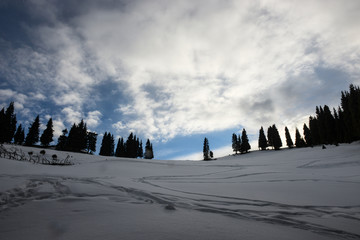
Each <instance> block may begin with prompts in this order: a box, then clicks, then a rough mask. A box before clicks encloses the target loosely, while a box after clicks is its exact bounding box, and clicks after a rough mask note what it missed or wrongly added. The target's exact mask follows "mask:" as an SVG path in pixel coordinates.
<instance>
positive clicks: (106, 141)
mask: <svg viewBox="0 0 360 240" xmlns="http://www.w3.org/2000/svg"><path fill="white" fill-rule="evenodd" d="M114 147H115V143H114V135H112V134H111V133H110V132H109V133H108V132H105V134H104V137H103V140H102V143H101V147H100V152H99V155H102V156H114Z"/></svg>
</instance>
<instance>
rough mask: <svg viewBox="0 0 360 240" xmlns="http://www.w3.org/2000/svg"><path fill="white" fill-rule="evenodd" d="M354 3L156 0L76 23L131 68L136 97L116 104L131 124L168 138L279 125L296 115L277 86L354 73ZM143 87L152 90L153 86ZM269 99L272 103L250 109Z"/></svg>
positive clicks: (104, 61) (104, 60) (112, 65)
mask: <svg viewBox="0 0 360 240" xmlns="http://www.w3.org/2000/svg"><path fill="white" fill-rule="evenodd" d="M345 5H346V4H345ZM294 9H296V11H295V10H294ZM355 9H359V4H356V3H354V2H351V3H350V4H349V6H344V4H343V3H339V2H336V1H331V3H330V4H326V5H324V4H323V3H322V2H315V3H314V2H313V1H305V3H303V2H301V3H300V2H292V3H284V4H275V3H274V2H273V1H259V2H255V3H253V2H252V1H249V2H244V1H241V2H237V1H228V2H227V3H226V4H224V2H223V1H206V4H205V2H203V1H196V2H193V1H191V2H190V1H181V2H176V3H173V2H171V3H170V2H166V1H152V2H141V4H137V3H134V4H130V6H128V7H127V8H126V9H125V11H123V10H121V11H117V10H116V9H113V10H110V11H109V10H107V9H106V10H104V9H96V10H95V11H90V12H89V13H88V15H84V16H82V17H81V18H78V19H77V20H78V22H77V24H78V26H81V28H79V29H81V35H82V36H83V37H84V39H85V41H86V45H87V46H88V47H89V49H92V51H93V53H94V55H95V56H96V57H97V59H98V61H99V63H101V65H102V69H103V70H104V71H109V73H110V72H111V74H115V75H116V74H120V73H119V72H116V70H114V69H116V66H117V65H120V66H121V67H122V68H121V69H122V70H124V69H125V71H126V72H127V74H128V77H127V78H124V79H123V81H126V82H127V84H128V86H129V89H128V90H129V93H130V94H131V95H132V96H133V99H134V101H133V102H131V103H129V105H125V106H124V105H123V106H122V107H121V108H119V111H120V112H122V113H123V114H124V115H127V114H131V117H132V120H130V119H129V120H128V122H127V124H126V125H127V126H128V127H130V128H133V129H136V130H137V131H140V132H142V133H146V134H148V135H150V136H152V137H155V138H172V137H174V136H176V135H179V134H180V135H182V134H184V135H186V134H190V133H201V132H205V131H214V130H222V129H226V128H230V127H233V126H236V125H240V124H241V125H243V126H245V127H247V128H249V129H251V131H255V129H258V128H259V126H260V125H261V124H267V123H269V124H270V123H272V122H278V123H281V124H282V123H283V121H286V120H287V118H292V117H294V115H291V114H290V115H289V113H288V112H287V113H286V116H285V114H284V110H283V109H282V108H287V107H288V105H287V104H288V103H285V101H284V98H285V97H287V96H285V94H283V95H279V93H278V92H274V91H273V92H272V90H271V89H274V90H275V91H278V90H279V88H278V86H279V85H281V84H283V83H286V82H289V83H291V81H294V80H292V79H296V81H299V80H300V77H299V76H305V77H307V76H310V75H313V74H314V68H315V67H317V66H319V65H324V66H327V67H331V68H338V69H344V71H349V72H351V73H355V74H358V73H359V68H356V66H357V65H358V64H359V62H360V61H359V53H360V48H359V46H360V44H359V42H358V39H360V37H358V34H359V33H358V31H357V30H356V29H357V27H358V24H354V21H356V20H357V19H358V16H357V15H356V14H355V13H356V10H355ZM349 11H350V12H351V16H352V18H353V19H352V20H351V21H348V20H345V19H347V18H348V17H347V14H348V12H349ZM353 13H354V14H353ZM339 21H340V23H339ZM341 21H345V23H344V22H341ZM357 22H359V21H357ZM113 23H114V24H113ZM344 24H345V25H346V26H345V28H344V27H343V25H344ZM340 42H342V44H340ZM340 45H341V48H339V47H337V46H340ZM349 53H352V54H351V55H349ZM354 53H356V54H354ZM109 69H111V70H109ZM295 77H296V78H295ZM311 80H312V79H311ZM301 81H303V82H304V83H306V84H309V85H311V84H312V83H311V81H310V80H307V79H301ZM340 81H341V80H340ZM147 85H152V86H155V87H156V88H155V90H153V91H150V92H148V91H147V89H146V88H144V86H147ZM304 85H305V84H304ZM157 86H161V87H157ZM159 94H160V95H163V97H160V98H158V97H157V95H159ZM293 98H294V99H293V100H292V101H291V102H294V103H296V101H299V100H300V101H301V95H297V96H293ZM266 102H268V103H269V104H270V103H271V104H272V105H271V107H272V108H271V109H261V110H263V111H258V112H256V111H255V113H254V114H253V111H252V110H253V109H252V108H249V106H253V107H254V106H256V104H258V105H259V104H261V103H266ZM298 104H299V105H300V104H301V102H299V103H298ZM269 106H270V105H269ZM293 107H296V106H293ZM313 107H314V106H311V108H313ZM307 110H309V109H307ZM134 111H135V112H134ZM134 115H135V119H134ZM264 121H265V123H264Z"/></svg>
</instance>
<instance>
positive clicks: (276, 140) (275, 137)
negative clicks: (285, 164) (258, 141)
mask: <svg viewBox="0 0 360 240" xmlns="http://www.w3.org/2000/svg"><path fill="white" fill-rule="evenodd" d="M269 129H271V130H270V136H271V141H272V145H273V147H274V149H275V150H280V148H281V147H282V141H281V138H280V134H279V131H278V130H277V128H276V125H275V124H273V125H272V126H271V127H269ZM268 133H269V131H268ZM268 139H270V138H268ZM269 145H270V144H269Z"/></svg>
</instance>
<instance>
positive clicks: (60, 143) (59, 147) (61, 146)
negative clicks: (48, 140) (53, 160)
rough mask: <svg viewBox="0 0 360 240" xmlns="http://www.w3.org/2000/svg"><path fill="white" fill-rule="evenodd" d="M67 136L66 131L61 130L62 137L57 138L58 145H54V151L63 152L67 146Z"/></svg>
mask: <svg viewBox="0 0 360 240" xmlns="http://www.w3.org/2000/svg"><path fill="white" fill-rule="evenodd" d="M67 134H68V130H67V129H66V128H65V129H64V130H62V135H60V136H59V138H58V143H57V145H56V150H61V151H64V150H65V149H66V146H67V145H68V144H67V140H68V137H67Z"/></svg>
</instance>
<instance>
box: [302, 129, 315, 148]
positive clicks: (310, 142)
mask: <svg viewBox="0 0 360 240" xmlns="http://www.w3.org/2000/svg"><path fill="white" fill-rule="evenodd" d="M303 130H304V138H305V141H306V146H308V147H313V140H312V136H311V131H310V129H309V128H308V127H307V126H306V124H305V123H304V126H303Z"/></svg>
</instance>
